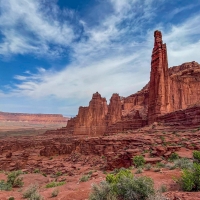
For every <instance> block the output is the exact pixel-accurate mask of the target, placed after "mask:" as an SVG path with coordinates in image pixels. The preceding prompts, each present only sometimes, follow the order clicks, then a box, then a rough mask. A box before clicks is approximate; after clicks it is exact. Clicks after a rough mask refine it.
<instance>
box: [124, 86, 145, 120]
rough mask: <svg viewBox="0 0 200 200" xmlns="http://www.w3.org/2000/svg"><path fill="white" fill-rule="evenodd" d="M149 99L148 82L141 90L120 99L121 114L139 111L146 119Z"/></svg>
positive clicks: (132, 113) (125, 114)
mask: <svg viewBox="0 0 200 200" xmlns="http://www.w3.org/2000/svg"><path fill="white" fill-rule="evenodd" d="M148 101H149V84H147V85H146V86H145V87H144V88H143V89H142V90H141V91H139V92H137V93H135V94H132V95H130V96H128V97H126V98H123V99H122V108H123V110H122V115H123V116H127V115H134V114H135V113H136V112H137V111H139V113H140V116H141V117H142V118H143V119H147V113H148Z"/></svg>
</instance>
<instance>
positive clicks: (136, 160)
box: [133, 155, 145, 167]
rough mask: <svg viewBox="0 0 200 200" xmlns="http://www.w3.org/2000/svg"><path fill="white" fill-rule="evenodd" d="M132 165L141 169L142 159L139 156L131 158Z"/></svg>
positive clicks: (143, 161)
mask: <svg viewBox="0 0 200 200" xmlns="http://www.w3.org/2000/svg"><path fill="white" fill-rule="evenodd" d="M133 163H134V165H135V166H136V167H143V166H144V163H145V160H144V157H143V156H141V155H140V156H135V157H133Z"/></svg>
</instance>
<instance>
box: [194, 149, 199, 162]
mask: <svg viewBox="0 0 200 200" xmlns="http://www.w3.org/2000/svg"><path fill="white" fill-rule="evenodd" d="M193 158H194V162H197V163H200V151H193Z"/></svg>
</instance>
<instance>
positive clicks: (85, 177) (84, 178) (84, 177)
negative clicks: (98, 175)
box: [79, 174, 91, 182]
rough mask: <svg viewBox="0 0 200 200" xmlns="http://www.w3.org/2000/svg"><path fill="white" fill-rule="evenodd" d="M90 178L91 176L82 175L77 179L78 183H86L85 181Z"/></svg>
mask: <svg viewBox="0 0 200 200" xmlns="http://www.w3.org/2000/svg"><path fill="white" fill-rule="evenodd" d="M90 178H91V175H89V174H87V175H83V176H82V177H81V178H80V179H79V181H80V182H86V181H88V180H89V179H90Z"/></svg>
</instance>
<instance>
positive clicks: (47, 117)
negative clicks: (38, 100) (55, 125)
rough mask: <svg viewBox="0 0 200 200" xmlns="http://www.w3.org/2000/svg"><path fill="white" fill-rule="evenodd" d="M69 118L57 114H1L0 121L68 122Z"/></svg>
mask: <svg viewBox="0 0 200 200" xmlns="http://www.w3.org/2000/svg"><path fill="white" fill-rule="evenodd" d="M68 119H69V118H67V117H63V116H62V115H57V114H28V113H7V112H0V121H25V122H67V121H68Z"/></svg>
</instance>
